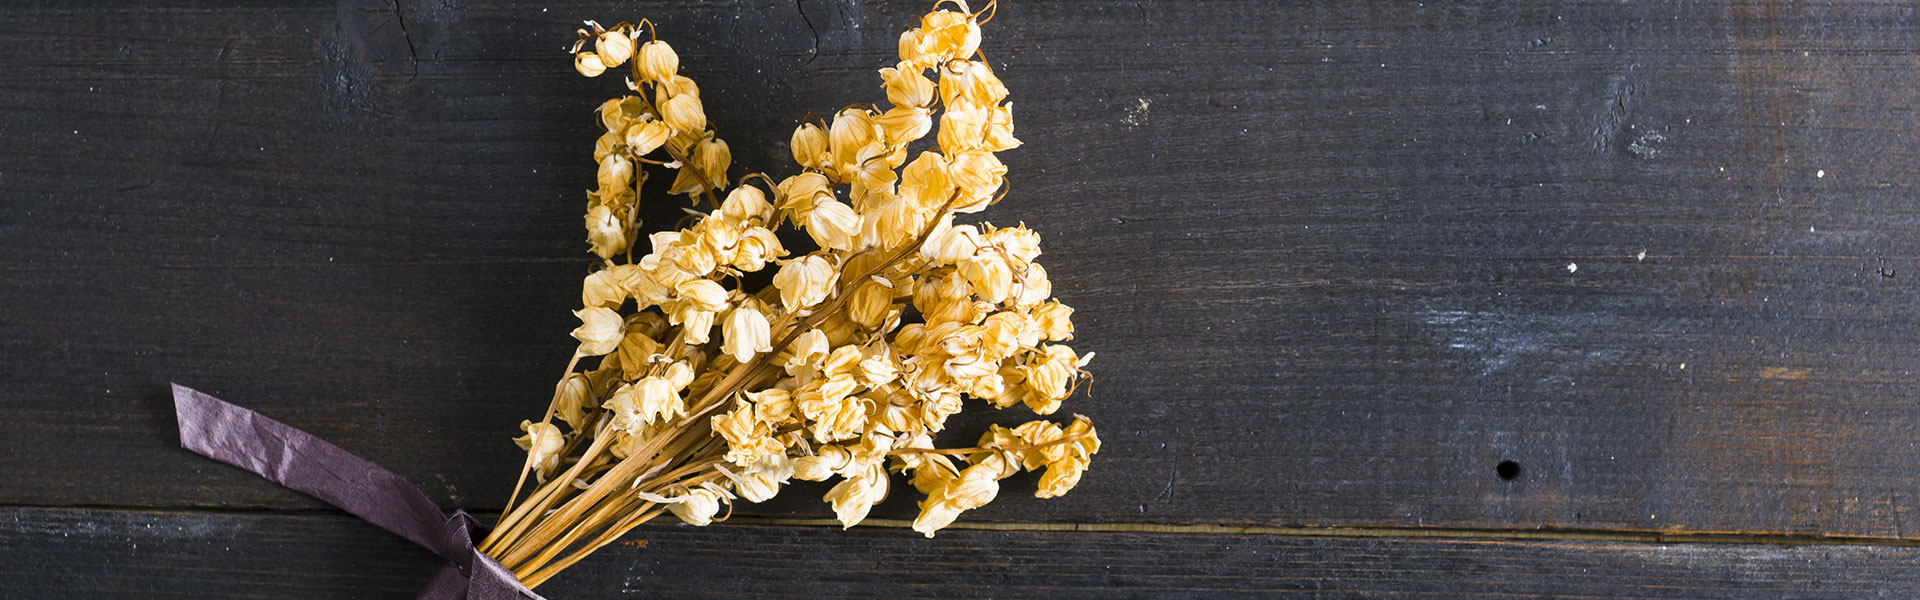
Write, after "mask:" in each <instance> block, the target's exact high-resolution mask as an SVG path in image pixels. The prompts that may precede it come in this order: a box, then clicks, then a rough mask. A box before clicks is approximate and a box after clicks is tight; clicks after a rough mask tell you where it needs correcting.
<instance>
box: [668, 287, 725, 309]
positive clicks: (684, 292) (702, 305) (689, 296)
mask: <svg viewBox="0 0 1920 600" xmlns="http://www.w3.org/2000/svg"><path fill="white" fill-rule="evenodd" d="M673 291H674V294H675V295H677V296H679V298H680V299H681V300H685V301H687V302H689V303H691V304H692V306H694V307H696V308H698V309H699V310H703V311H709V312H718V311H721V310H726V308H727V288H724V287H720V284H719V283H716V282H714V281H712V280H708V279H694V280H691V281H687V282H685V283H681V284H680V285H677V286H674V288H673Z"/></svg>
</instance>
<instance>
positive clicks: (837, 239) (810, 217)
mask: <svg viewBox="0 0 1920 600" xmlns="http://www.w3.org/2000/svg"><path fill="white" fill-rule="evenodd" d="M859 231H860V214H859V213H856V212H854V211H853V207H850V206H847V205H846V204H842V203H840V202H839V201H836V200H827V201H824V202H820V203H817V204H814V205H813V210H812V211H809V212H808V213H807V235H808V236H809V237H812V238H813V243H815V244H819V245H820V247H821V248H831V249H834V250H851V249H853V247H854V244H853V242H854V235H855V234H856V233H859Z"/></svg>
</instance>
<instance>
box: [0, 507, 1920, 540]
mask: <svg viewBox="0 0 1920 600" xmlns="http://www.w3.org/2000/svg"><path fill="white" fill-rule="evenodd" d="M8 509H26V510H96V511H121V512H130V513H140V512H146V513H167V512H171V513H212V514H233V515H254V516H267V515H286V516H306V517H313V516H341V517H353V515H351V514H348V513H347V512H346V511H342V510H337V509H324V508H320V509H274V508H229V507H209V506H181V507H164V506H136V505H117V504H106V505H101V504H94V505H65V506H61V505H47V504H17V503H0V510H8ZM479 510H480V512H478V513H473V514H475V515H476V516H481V515H483V514H484V515H490V514H492V513H498V512H499V509H497V508H493V509H487V508H482V509H479ZM470 512H471V511H470ZM354 518H356V519H357V518H358V517H354ZM726 523H731V524H737V525H749V526H763V527H837V526H839V525H840V521H839V520H838V519H832V518H786V517H753V516H744V515H743V516H735V517H733V518H732V519H729V520H727V521H726ZM720 526H725V524H720ZM912 526H913V521H910V520H907V519H866V520H864V521H861V522H860V523H859V524H858V525H855V527H873V528H891V529H910V528H912ZM945 530H970V531H1007V532H1023V531H1025V532H1080V533H1166V534H1190V535H1258V536H1275V537H1289V536H1293V537H1343V538H1381V539H1390V538H1419V539H1431V540H1459V541H1472V540H1488V541H1498V540H1519V541H1528V540H1531V541H1580V542H1619V543H1648V544H1702V545H1707V544H1715V545H1741V544H1747V545H1765V546H1871V547H1883V548H1920V538H1898V537H1878V536H1849V535H1818V534H1792V533H1753V532H1711V531H1678V532H1662V531H1644V530H1642V531H1636V530H1615V529H1492V528H1486V529H1474V528H1454V527H1356V526H1338V525H1320V526H1308V525H1293V526H1281V525H1218V524H1192V525H1172V524H1165V523H1012V522H992V521H984V522H983V521H973V522H969V521H956V522H954V523H953V524H951V525H948V526H947V527H945V528H944V529H942V531H945Z"/></svg>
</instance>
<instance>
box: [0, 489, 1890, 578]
mask: <svg viewBox="0 0 1920 600" xmlns="http://www.w3.org/2000/svg"><path fill="white" fill-rule="evenodd" d="M635 533H636V535H635V536H634V537H635V538H636V539H644V540H645V541H646V543H645V544H644V545H642V544H639V543H637V542H635V543H628V544H622V545H618V546H611V547H609V548H608V549H607V550H605V551H603V552H602V553H601V554H598V555H595V556H594V557H593V558H591V559H589V561H588V562H585V563H582V565H581V566H580V567H579V568H578V569H576V570H574V571H569V572H568V573H565V574H563V575H562V576H561V577H560V578H558V579H555V580H554V581H552V582H550V583H549V584H548V585H546V586H542V587H541V591H542V592H544V593H546V594H549V597H552V598H610V597H623V596H628V597H639V598H929V599H931V598H1092V599H1109V598H1116V597H1117V598H1215V597H1222V596H1260V597H1336V598H1337V597H1353V596H1408V595H1415V596H1421V597H1440V598H1503V597H1543V596H1556V595H1571V596H1582V597H1618V596H1627V597H1659V598H1742V599H1744V598H1755V597H1841V598H1876V597H1880V598H1909V597H1912V587H1911V586H1912V582H1913V580H1914V578H1915V577H1920V548H1911V547H1907V548H1889V547H1861V546H1797V547H1787V546H1737V545H1722V544H1705V545H1702V544H1693V545H1686V544H1681V545H1665V544H1647V543H1638V544H1623V543H1616V542H1603V541H1519V540H1463V539H1422V538H1399V539H1393V538H1371V537H1283V536H1271V535H1231V534H1197V535H1196V534H1165V533H1159V534H1156V533H1124V532H1060V533H1052V534H1048V535H1036V534H1034V533H1031V532H1004V531H968V530H950V531H945V532H942V533H941V534H940V536H939V537H937V538H934V539H932V540H926V539H923V538H920V537H919V536H917V535H912V532H910V531H909V532H905V533H904V534H903V532H902V530H900V529H887V528H870V527H857V528H854V529H852V530H849V531H839V530H838V529H837V528H792V527H766V526H758V525H743V524H737V523H734V524H728V525H727V526H724V527H707V528H694V527H687V526H684V525H660V526H653V525H649V526H646V527H643V528H641V529H639V530H636V532H635ZM49 538H52V539H57V540H59V541H60V544H61V552H59V553H46V552H38V551H37V550H38V548H37V545H38V543H40V542H43V541H44V540H47V539H49ZM0 551H5V552H7V553H8V556H9V557H10V560H8V561H5V562H4V563H0V594H7V595H9V596H12V595H18V596H20V597H28V596H31V595H33V594H36V593H42V592H44V591H45V590H47V589H49V588H50V587H56V586H57V587H60V588H63V589H65V590H66V591H68V592H71V593H74V594H77V595H81V596H98V597H119V596H120V595H123V594H124V595H134V596H143V597H155V598H173V597H178V598H218V599H226V598H336V597H338V598H344V597H350V596H356V595H358V596H365V597H392V598H410V597H412V596H411V594H413V593H415V592H417V591H418V590H419V589H420V588H421V587H422V586H424V585H425V584H426V581H427V579H428V578H429V577H431V576H432V574H433V570H434V569H435V568H436V567H437V565H436V564H435V563H434V561H432V560H429V557H428V555H427V554H426V553H425V552H423V551H419V550H418V549H416V548H414V547H411V546H410V544H409V543H408V542H406V541H403V540H401V539H400V538H398V537H395V536H393V535H391V534H388V533H386V532H384V531H381V530H379V529H376V528H374V527H373V526H372V525H368V524H366V523H365V522H362V521H359V520H357V519H354V518H352V517H347V516H333V515H315V514H271V513H266V514H263V513H252V512H226V511H219V512H208V511H189V512H180V511H144V510H125V509H115V510H91V509H36V508H26V509H8V510H4V511H0Z"/></svg>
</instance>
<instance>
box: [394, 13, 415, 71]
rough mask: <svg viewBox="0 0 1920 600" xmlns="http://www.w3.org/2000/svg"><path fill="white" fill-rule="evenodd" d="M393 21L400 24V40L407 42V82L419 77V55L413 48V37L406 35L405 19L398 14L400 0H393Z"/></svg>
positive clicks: (404, 16)
mask: <svg viewBox="0 0 1920 600" xmlns="http://www.w3.org/2000/svg"><path fill="white" fill-rule="evenodd" d="M393 20H394V21H395V22H398V23H399V24H400V39H402V40H405V41H406V42H407V81H413V78H414V77H417V76H419V75H420V53H419V52H418V51H416V50H414V48H413V36H411V35H407V17H406V15H403V14H400V0H393Z"/></svg>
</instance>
